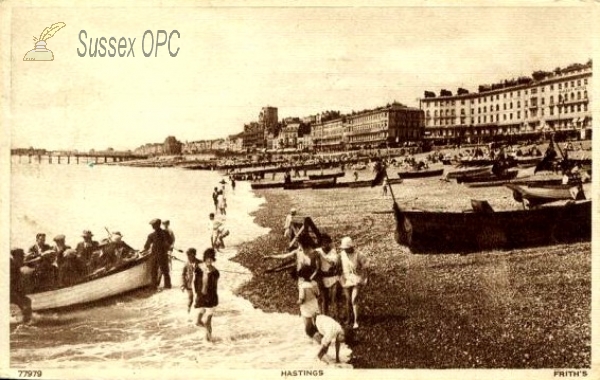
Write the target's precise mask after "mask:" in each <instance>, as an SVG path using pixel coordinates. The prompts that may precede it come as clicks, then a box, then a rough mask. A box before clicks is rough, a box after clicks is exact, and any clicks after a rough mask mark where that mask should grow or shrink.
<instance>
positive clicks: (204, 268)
mask: <svg viewBox="0 0 600 380" xmlns="http://www.w3.org/2000/svg"><path fill="white" fill-rule="evenodd" d="M215 261H216V258H215V250H214V249H212V248H208V249H206V250H205V251H204V254H203V263H202V264H200V265H198V266H197V269H196V271H195V275H194V290H195V292H196V303H195V305H194V307H195V308H196V309H200V312H199V313H198V320H197V322H196V325H197V326H203V327H205V328H206V340H207V341H209V342H210V341H211V340H212V316H213V312H214V309H215V307H216V306H217V305H218V304H219V296H218V294H217V282H218V280H219V270H218V269H217V268H215V267H214V266H213V263H214V262H215Z"/></svg>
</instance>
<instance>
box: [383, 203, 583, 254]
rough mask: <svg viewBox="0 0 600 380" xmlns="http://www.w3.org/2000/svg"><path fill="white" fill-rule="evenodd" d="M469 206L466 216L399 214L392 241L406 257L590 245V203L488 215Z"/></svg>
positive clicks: (482, 205) (488, 210)
mask: <svg viewBox="0 0 600 380" xmlns="http://www.w3.org/2000/svg"><path fill="white" fill-rule="evenodd" d="M472 206H473V210H469V211H466V212H435V211H415V210H409V211H407V210H399V211H398V213H397V214H396V220H397V230H396V234H395V239H396V241H397V242H398V243H399V244H401V245H405V246H408V247H409V248H410V249H411V251H412V253H468V252H477V251H483V250H490V249H513V248H519V247H528V246H542V245H550V244H557V243H567V242H574V241H590V240H591V231H592V229H591V222H592V218H591V212H592V202H591V201H590V200H585V201H568V202H562V203H560V204H552V205H550V204H547V205H543V206H540V207H539V208H535V209H529V210H509V211H494V210H493V209H492V208H491V207H490V205H489V204H488V203H487V202H485V201H476V200H473V201H472ZM392 212H393V211H392Z"/></svg>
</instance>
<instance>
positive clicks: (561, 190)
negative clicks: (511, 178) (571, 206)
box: [506, 183, 585, 208]
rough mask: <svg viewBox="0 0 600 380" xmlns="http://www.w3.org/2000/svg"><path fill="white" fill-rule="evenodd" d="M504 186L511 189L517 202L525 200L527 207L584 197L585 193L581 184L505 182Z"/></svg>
mask: <svg viewBox="0 0 600 380" xmlns="http://www.w3.org/2000/svg"><path fill="white" fill-rule="evenodd" d="M506 187H508V188H509V189H511V190H512V191H513V198H514V199H515V200H517V201H519V202H524V201H527V207H529V208H532V207H536V206H539V205H541V204H544V203H550V202H555V201H558V200H562V199H575V200H582V199H585V194H584V192H583V188H582V187H581V185H572V184H567V185H554V186H552V185H547V186H544V187H530V186H523V185H515V184H512V183H509V184H506ZM524 203H525V202H524Z"/></svg>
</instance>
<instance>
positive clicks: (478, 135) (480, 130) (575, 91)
mask: <svg viewBox="0 0 600 380" xmlns="http://www.w3.org/2000/svg"><path fill="white" fill-rule="evenodd" d="M591 78H592V61H591V60H590V61H588V62H587V63H586V64H573V65H569V66H568V67H566V68H564V69H560V68H557V69H555V70H554V71H552V72H545V71H536V72H534V73H533V75H532V77H531V78H530V77H520V78H518V79H512V80H510V81H509V80H505V81H503V82H500V83H497V84H493V85H481V86H479V88H478V92H476V93H469V92H468V91H467V90H465V89H462V88H459V89H458V91H457V93H456V95H453V94H452V93H451V92H450V91H447V90H441V91H440V95H439V96H436V95H435V93H433V92H430V91H425V96H424V97H423V98H422V99H420V107H421V109H422V110H424V112H425V132H424V136H423V138H424V140H429V141H432V142H434V143H436V144H448V143H455V142H458V141H462V142H471V143H476V142H488V141H513V140H515V141H516V140H523V139H527V138H538V137H540V136H543V135H544V134H546V133H548V132H552V131H554V132H556V134H557V135H558V136H560V137H568V138H582V139H590V138H591V131H592V108H591V106H590V101H591V98H590V96H591V93H592V88H591V83H592V82H591Z"/></svg>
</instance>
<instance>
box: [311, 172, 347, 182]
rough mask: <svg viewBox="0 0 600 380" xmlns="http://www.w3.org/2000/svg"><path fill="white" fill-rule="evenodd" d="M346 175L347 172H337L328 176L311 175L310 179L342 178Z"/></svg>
mask: <svg viewBox="0 0 600 380" xmlns="http://www.w3.org/2000/svg"><path fill="white" fill-rule="evenodd" d="M345 175H346V172H336V173H328V174H309V175H308V179H310V180H313V179H329V178H340V177H343V176H345Z"/></svg>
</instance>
